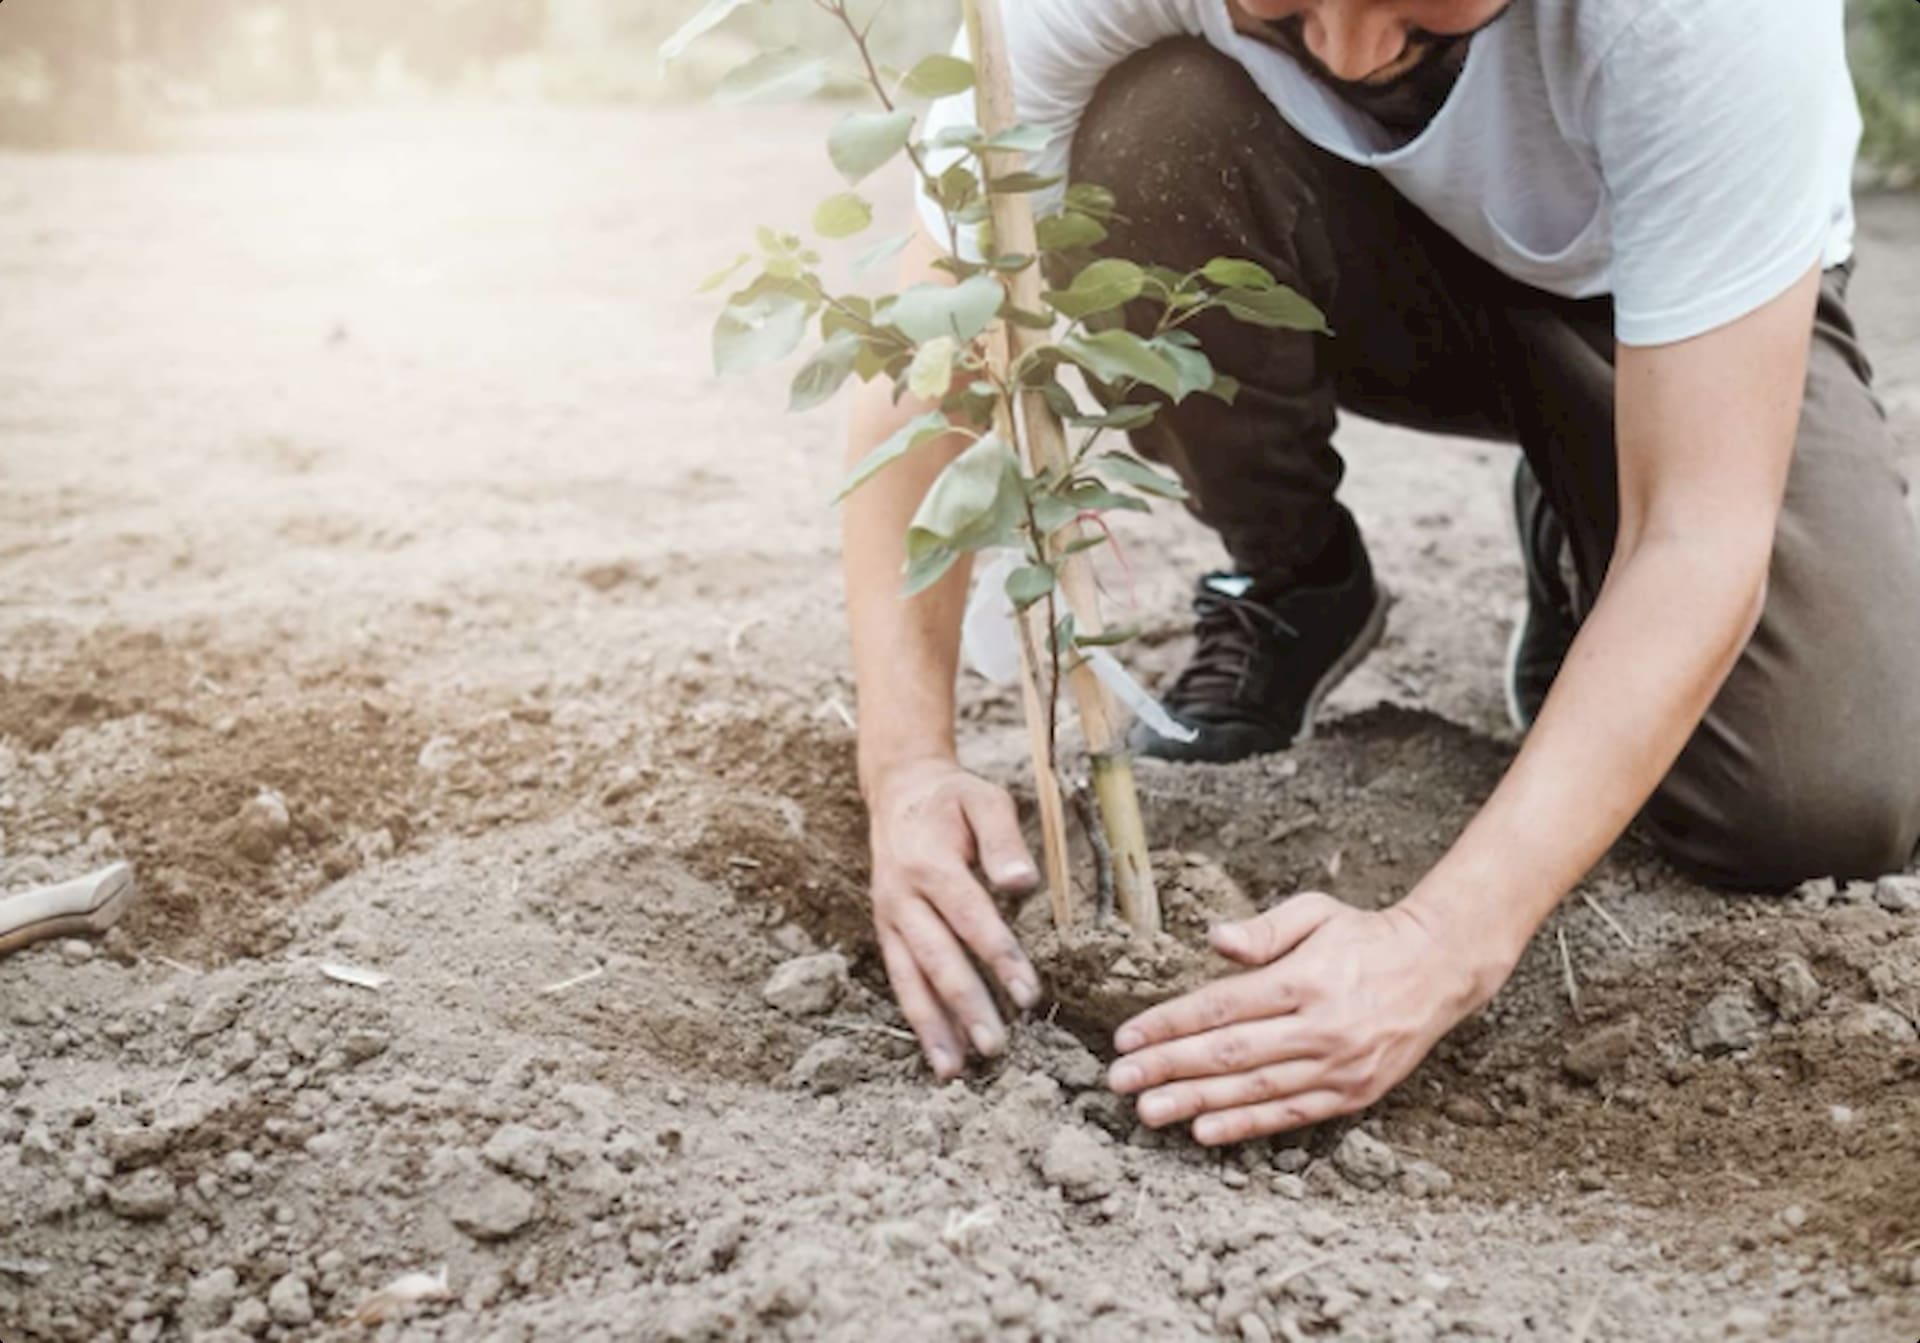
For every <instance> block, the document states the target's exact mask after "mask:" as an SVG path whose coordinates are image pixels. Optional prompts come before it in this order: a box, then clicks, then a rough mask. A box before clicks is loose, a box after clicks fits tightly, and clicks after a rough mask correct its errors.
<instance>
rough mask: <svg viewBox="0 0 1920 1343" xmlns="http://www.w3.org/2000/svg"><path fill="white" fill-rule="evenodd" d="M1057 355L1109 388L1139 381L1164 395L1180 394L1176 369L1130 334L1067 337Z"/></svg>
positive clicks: (1101, 332) (1178, 375)
mask: <svg viewBox="0 0 1920 1343" xmlns="http://www.w3.org/2000/svg"><path fill="white" fill-rule="evenodd" d="M1060 352H1061V353H1062V354H1064V355H1066V356H1067V358H1069V359H1071V360H1073V362H1074V363H1076V364H1078V365H1080V367H1081V368H1084V369H1085V370H1086V371H1087V372H1089V373H1091V374H1093V376H1094V377H1096V378H1098V379H1100V381H1102V382H1104V383H1107V384H1109V385H1112V386H1117V385H1119V384H1121V383H1124V382H1127V381H1133V382H1142V383H1145V384H1146V385H1147V386H1149V387H1152V388H1154V389H1155V390H1156V391H1160V392H1165V393H1166V394H1167V395H1168V396H1178V395H1179V393H1180V374H1179V372H1178V370H1176V369H1175V368H1174V366H1173V365H1172V364H1170V363H1168V362H1167V360H1166V359H1165V358H1163V357H1162V356H1161V355H1159V354H1157V353H1155V352H1154V351H1153V350H1152V349H1151V348H1149V347H1148V345H1147V343H1146V342H1145V341H1144V340H1142V339H1140V337H1138V336H1136V335H1134V334H1133V332H1131V331H1096V332H1091V333H1081V334H1077V335H1072V336H1068V337H1067V338H1066V339H1065V340H1063V341H1061V342H1060Z"/></svg>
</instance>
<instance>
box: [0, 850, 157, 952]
mask: <svg viewBox="0 0 1920 1343" xmlns="http://www.w3.org/2000/svg"><path fill="white" fill-rule="evenodd" d="M136 889H137V888H136V886H135V884H134V880H133V869H132V868H131V867H129V866H127V865H126V864H125V863H115V864H114V865H113V866H111V867H109V868H107V869H105V870H104V871H101V872H97V873H95V874H94V875H92V876H90V877H81V878H79V879H78V880H77V881H72V882H67V883H65V884H63V885H61V886H56V887H49V888H46V889H45V890H44V891H43V892H29V893H28V894H29V895H30V896H39V897H41V898H43V899H45V900H46V902H47V903H49V904H53V905H57V906H61V908H60V909H59V912H58V913H53V914H49V915H47V916H46V917H43V918H38V919H35V920H34V921H33V922H31V923H23V924H20V925H18V926H15V927H11V928H9V927H6V926H5V923H4V919H5V914H6V903H7V902H5V901H0V956H5V955H8V954H9V953H11V952H15V951H18V950H20V949H21V948H22V947H27V946H32V945H33V944H34V943H36V942H44V941H46V940H48V939H49V938H55V937H86V936H88V935H97V934H99V933H104V932H106V931H107V929H109V928H111V927H113V925H114V924H116V923H118V922H119V921H120V916H121V915H122V914H125V913H126V912H127V906H128V905H130V904H132V903H133V897H134V893H135V891H136Z"/></svg>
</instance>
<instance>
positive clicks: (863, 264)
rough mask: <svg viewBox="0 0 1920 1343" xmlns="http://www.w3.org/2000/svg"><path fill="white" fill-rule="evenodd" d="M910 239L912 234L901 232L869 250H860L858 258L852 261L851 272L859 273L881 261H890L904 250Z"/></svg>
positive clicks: (868, 269)
mask: <svg viewBox="0 0 1920 1343" xmlns="http://www.w3.org/2000/svg"><path fill="white" fill-rule="evenodd" d="M912 241H913V235H912V234H911V233H902V234H900V235H899V236H898V237H894V238H888V239H887V240H886V241H885V242H883V243H881V244H879V245H878V246H876V247H874V248H872V249H871V250H869V251H865V252H862V253H861V254H860V258H859V260H857V261H855V262H854V263H853V273H854V274H855V275H860V274H863V273H865V272H866V271H870V270H872V269H873V268H874V267H875V266H878V265H880V264H882V263H883V262H886V261H891V260H892V259H893V258H894V257H896V256H899V255H900V253H902V252H904V251H906V250H907V244H908V243H910V242H912Z"/></svg>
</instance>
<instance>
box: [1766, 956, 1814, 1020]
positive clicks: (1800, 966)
mask: <svg viewBox="0 0 1920 1343" xmlns="http://www.w3.org/2000/svg"><path fill="white" fill-rule="evenodd" d="M1756 984H1757V986H1758V987H1759V989H1760V993H1761V995H1762V996H1763V997H1765V998H1766V1000H1767V1001H1768V1002H1769V1003H1771V1004H1772V1005H1773V1010H1774V1011H1775V1012H1777V1013H1778V1014H1779V1016H1780V1019H1781V1020H1782V1021H1804V1020H1806V1019H1807V1018H1808V1017H1810V1016H1812V1015H1813V1014H1814V1013H1815V1012H1816V1011H1818V1010H1819V1007H1820V999H1821V997H1822V996H1823V993H1824V991H1823V990H1822V989H1821V987H1820V981H1819V980H1818V979H1816V978H1815V977H1814V973H1813V967H1812V966H1810V965H1808V964H1807V963H1806V961H1805V960H1804V959H1803V958H1802V957H1799V956H1783V957H1782V958H1781V959H1780V960H1778V961H1776V962H1774V964H1773V965H1771V966H1769V967H1768V968H1767V970H1766V971H1765V972H1764V973H1763V974H1761V975H1760V977H1759V978H1758V980H1757V981H1756Z"/></svg>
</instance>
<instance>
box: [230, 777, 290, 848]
mask: <svg viewBox="0 0 1920 1343" xmlns="http://www.w3.org/2000/svg"><path fill="white" fill-rule="evenodd" d="M292 833H293V817H292V815H291V814H289V812H288V811H287V800H286V799H285V798H283V797H281V796H280V794H278V793H276V792H274V791H273V790H272V789H270V788H263V789H261V790H260V792H258V793H257V794H255V795H254V796H253V797H251V798H249V799H248V800H247V801H246V802H245V803H244V804H243V805H242V806H241V808H240V814H239V815H238V816H236V817H235V818H234V831H233V847H234V848H235V849H237V850H238V851H239V853H240V856H241V857H243V858H248V859H251V860H252V861H254V862H256V863H269V862H272V861H273V856H274V854H276V853H278V852H279V851H280V850H281V848H282V847H283V846H284V845H285V844H286V842H287V838H288V836H289V835H291V834H292Z"/></svg>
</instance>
